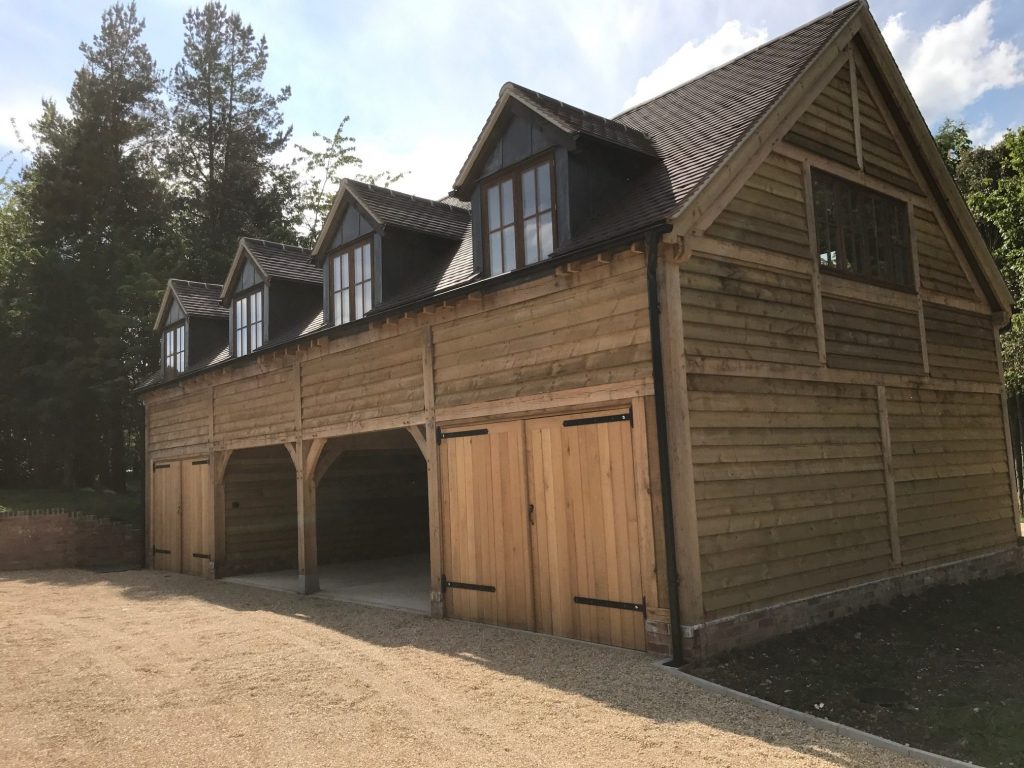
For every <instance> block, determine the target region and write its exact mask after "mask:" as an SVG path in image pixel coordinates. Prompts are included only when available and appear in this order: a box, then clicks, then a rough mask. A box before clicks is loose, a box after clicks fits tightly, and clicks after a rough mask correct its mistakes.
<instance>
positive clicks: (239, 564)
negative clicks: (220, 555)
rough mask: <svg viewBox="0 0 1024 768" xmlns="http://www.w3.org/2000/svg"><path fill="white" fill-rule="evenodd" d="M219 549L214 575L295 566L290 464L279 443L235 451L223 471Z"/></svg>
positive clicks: (292, 470)
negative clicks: (222, 558)
mask: <svg viewBox="0 0 1024 768" xmlns="http://www.w3.org/2000/svg"><path fill="white" fill-rule="evenodd" d="M224 517H225V530H224V553H225V562H224V563H218V568H217V575H218V576H227V575H237V574H241V573H254V572H257V571H274V570H284V569H294V568H296V567H297V565H298V544H297V542H298V535H299V533H298V511H297V505H296V495H295V467H294V465H293V464H292V460H291V458H290V457H289V456H288V453H287V451H285V449H284V448H283V447H281V446H279V445H278V446H270V447H267V448H251V449H248V450H241V451H235V452H234V453H233V454H232V456H231V459H230V461H229V462H228V466H227V470H226V472H225V474H224Z"/></svg>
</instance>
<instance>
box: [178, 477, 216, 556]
mask: <svg viewBox="0 0 1024 768" xmlns="http://www.w3.org/2000/svg"><path fill="white" fill-rule="evenodd" d="M212 496H213V486H212V485H211V483H210V462H209V461H208V460H206V459H196V460H193V461H184V462H182V465H181V570H182V571H183V572H184V573H191V574H192V575H194V576H203V575H205V573H206V568H207V564H208V563H209V562H210V558H211V557H212V552H211V549H212V545H213V543H212V542H211V541H209V537H208V532H209V531H210V530H211V528H210V521H211V515H212V514H213V498H212Z"/></svg>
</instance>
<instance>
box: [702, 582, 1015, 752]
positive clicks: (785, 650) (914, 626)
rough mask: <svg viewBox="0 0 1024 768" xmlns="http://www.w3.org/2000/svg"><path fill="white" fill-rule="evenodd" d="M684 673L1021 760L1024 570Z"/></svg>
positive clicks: (889, 733) (865, 724)
mask: <svg viewBox="0 0 1024 768" xmlns="http://www.w3.org/2000/svg"><path fill="white" fill-rule="evenodd" d="M687 671H688V672H690V673H692V674H695V675H698V676H700V677H703V678H706V679H708V680H713V681H714V682H716V683H721V684H723V685H727V686H729V687H730V688H735V689H738V690H741V691H745V692H746V693H750V694H753V695H755V696H758V697H760V698H762V699H767V700H769V701H773V702H776V703H778V704H782V705H783V706H787V707H790V708H792V709H797V710H801V711H803V712H808V713H810V714H814V715H817V716H819V717H824V718H827V719H829V720H833V721H836V722H840V723H845V724H847V725H851V726H853V727H855V728H860V729H862V730H865V731H869V732H871V733H875V734H878V735H880V736H884V737H886V738H889V739H892V740H893V741H897V742H900V743H903V744H910V745H912V746H915V747H919V748H921V749H927V750H930V751H932V752H937V753H939V754H943V755H947V756H949V757H955V758H958V759H960V760H968V761H970V762H973V763H977V764H978V765H984V766H988V768H1004V767H1005V768H1016V767H1020V766H1024V728H1022V726H1021V713H1022V712H1024V685H1022V681H1024V575H1018V576H1010V577H1005V578H1001V579H996V580H993V581H987V582H976V583H974V584H968V585H962V586H955V587H938V588H935V589H932V590H929V591H928V592H926V593H924V594H922V595H919V596H917V597H913V598H906V599H901V600H899V601H897V602H895V603H893V604H891V605H888V606H879V607H876V608H871V609H868V610H866V611H863V612H861V613H859V614H857V615H855V616H852V617H849V618H846V619H842V620H839V621H836V622H833V623H831V624H826V625H822V626H819V627H814V628H811V629H807V630H802V631H800V632H795V633H793V634H791V635H787V636H785V637H781V638H776V639H774V640H771V641H768V642H765V643H762V644H760V645H757V646H754V647H752V648H748V649H744V650H741V651H735V652H733V653H731V654H729V655H727V656H724V657H720V658H719V659H717V660H714V661H713V662H711V663H708V664H705V665H701V666H696V667H693V668H689V669H687Z"/></svg>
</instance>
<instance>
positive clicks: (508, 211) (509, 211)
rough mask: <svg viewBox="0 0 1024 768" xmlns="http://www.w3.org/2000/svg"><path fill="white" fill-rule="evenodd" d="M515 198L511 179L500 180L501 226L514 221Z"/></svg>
mask: <svg viewBox="0 0 1024 768" xmlns="http://www.w3.org/2000/svg"><path fill="white" fill-rule="evenodd" d="M514 202H515V199H514V197H513V195H512V179H509V180H508V181H503V182H501V223H502V226H506V225H508V224H512V223H513V222H514V221H515V211H514Z"/></svg>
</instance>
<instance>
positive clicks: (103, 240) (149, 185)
mask: <svg viewBox="0 0 1024 768" xmlns="http://www.w3.org/2000/svg"><path fill="white" fill-rule="evenodd" d="M144 28H145V24H144V22H143V21H142V20H141V19H139V17H138V15H137V13H136V9H135V6H134V4H130V5H127V6H125V5H121V4H116V5H114V6H112V7H111V8H110V9H108V10H107V11H105V12H104V14H103V18H102V23H101V28H100V33H99V34H98V35H97V36H96V37H94V38H93V40H92V42H91V43H88V44H87V43H83V44H82V45H81V47H80V50H81V51H82V53H83V55H84V58H85V62H84V64H83V66H82V67H81V68H80V69H79V70H78V71H77V72H76V75H75V80H74V84H73V86H72V90H71V94H70V97H69V99H68V105H69V108H70V115H69V116H66V117H65V116H63V115H61V114H60V113H59V112H58V110H57V108H56V105H55V104H53V103H52V102H47V103H44V109H43V115H42V117H41V118H40V119H39V120H38V121H37V122H36V123H35V124H34V126H33V128H34V131H35V135H36V139H37V149H36V151H35V153H34V155H33V157H32V160H31V163H30V164H29V166H28V167H27V168H26V169H25V171H24V173H23V184H24V188H23V189H24V193H23V198H24V206H25V210H26V212H27V215H28V218H29V221H30V222H31V232H30V233H29V234H28V237H27V241H28V245H30V246H31V247H30V248H29V249H28V250H27V253H29V254H31V255H30V256H26V255H22V256H20V257H19V261H18V265H17V266H18V268H17V269H15V270H13V273H15V274H16V275H17V277H18V280H19V284H18V297H19V298H18V302H19V303H18V306H17V311H16V312H8V313H7V314H8V319H9V320H10V321H11V322H13V324H14V326H15V327H14V328H13V333H14V335H15V336H16V337H17V338H20V339H22V343H21V344H20V347H19V348H18V349H17V350H15V354H16V355H18V356H19V361H18V362H19V367H18V369H17V370H18V371H19V375H18V381H17V387H16V392H15V393H14V397H13V401H14V405H15V407H17V408H18V409H19V412H20V413H22V414H23V415H24V418H25V419H26V420H28V421H29V422H30V429H31V433H30V439H31V441H32V452H33V461H32V463H33V465H34V466H35V467H37V468H38V471H37V476H36V477H35V478H34V479H35V480H36V481H38V482H46V481H52V480H53V479H54V478H53V472H54V471H55V468H59V469H60V479H61V480H62V482H63V484H65V485H74V484H85V483H95V482H97V481H99V482H101V483H102V484H103V485H105V486H107V487H111V488H115V489H118V490H120V489H123V487H124V480H125V467H126V464H127V463H128V462H129V458H128V457H127V456H126V455H125V451H124V449H125V444H126V433H127V432H130V431H137V430H138V429H139V424H138V408H137V405H136V404H135V402H134V398H133V397H132V396H131V394H130V387H131V386H132V383H133V382H136V381H138V375H139V372H140V371H141V370H142V369H143V368H144V367H145V366H146V364H147V361H151V360H152V358H153V357H155V354H154V350H153V349H152V347H153V345H152V343H151V341H150V339H149V330H148V328H147V324H148V323H149V322H151V318H152V314H153V307H154V306H155V304H156V301H157V297H158V296H159V287H160V286H161V279H160V278H162V277H163V275H164V274H165V273H166V271H167V267H168V263H167V262H168V261H169V256H168V254H169V252H171V251H173V248H172V247H171V246H170V245H169V243H170V238H168V237H167V235H166V233H165V232H164V231H163V227H164V225H163V221H164V218H165V215H164V194H163V188H162V185H161V183H160V179H159V174H158V167H157V156H156V152H155V149H154V148H155V147H156V146H158V144H159V140H160V138H161V135H162V130H163V123H164V115H163V107H162V102H161V99H160V90H161V80H160V76H159V73H158V71H157V69H156V65H155V63H154V61H153V58H152V56H151V55H150V53H149V50H148V49H147V47H146V45H145V44H144V43H143V42H142V39H141V37H142V33H143V30H144Z"/></svg>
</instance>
